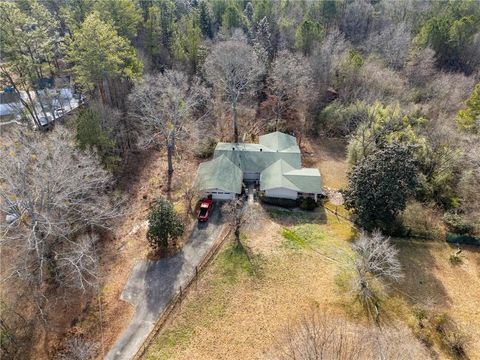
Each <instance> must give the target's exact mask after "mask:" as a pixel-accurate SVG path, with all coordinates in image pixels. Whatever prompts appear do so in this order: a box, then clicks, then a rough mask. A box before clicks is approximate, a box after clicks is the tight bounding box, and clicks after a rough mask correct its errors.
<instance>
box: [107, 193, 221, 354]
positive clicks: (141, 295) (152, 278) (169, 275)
mask: <svg viewBox="0 0 480 360" xmlns="http://www.w3.org/2000/svg"><path fill="white" fill-rule="evenodd" d="M219 205H220V204H219V203H217V204H216V206H215V210H214V212H213V213H212V215H211V218H210V220H209V221H208V223H203V224H198V225H197V226H196V227H195V229H194V230H193V232H192V234H191V236H190V239H189V241H188V243H187V244H186V245H185V246H184V247H183V249H182V251H181V252H179V253H178V254H176V255H174V256H172V257H170V258H168V259H162V260H158V261H142V262H140V263H138V264H136V265H135V267H134V268H133V270H132V272H131V274H130V277H129V279H128V282H127V284H126V286H125V289H124V290H123V293H122V295H121V297H120V298H121V299H122V300H125V301H127V302H129V303H130V304H132V305H133V306H134V307H135V315H134V317H133V319H132V321H131V322H130V325H129V326H128V327H127V329H126V330H125V331H124V332H123V334H122V335H121V336H120V338H119V339H118V340H117V342H116V343H115V344H114V345H113V347H112V349H111V350H110V351H109V353H108V354H107V356H106V357H105V359H106V360H130V359H132V358H133V356H134V355H135V353H136V352H137V351H138V349H139V348H140V346H142V344H143V342H144V341H145V339H146V338H147V336H148V334H149V333H150V332H151V331H152V330H153V327H154V326H155V322H156V320H157V319H158V318H159V317H160V315H161V314H162V313H163V312H164V310H165V308H166V306H167V304H168V302H169V301H170V299H172V297H173V296H174V295H175V294H177V292H178V291H179V289H180V287H182V288H185V285H186V284H187V283H188V281H189V280H190V279H191V278H192V276H193V275H194V274H195V267H196V266H198V265H199V264H200V262H201V261H202V260H203V259H204V257H205V255H206V254H207V253H208V251H209V250H210V249H211V247H212V246H213V245H214V243H215V240H217V238H218V237H219V236H220V234H221V233H222V229H223V224H222V221H221V216H220V211H219V207H220V206H219Z"/></svg>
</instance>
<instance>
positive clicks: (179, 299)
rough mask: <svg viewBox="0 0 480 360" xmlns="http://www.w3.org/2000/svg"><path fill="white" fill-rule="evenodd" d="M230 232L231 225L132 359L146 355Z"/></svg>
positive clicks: (196, 268) (161, 316)
mask: <svg viewBox="0 0 480 360" xmlns="http://www.w3.org/2000/svg"><path fill="white" fill-rule="evenodd" d="M230 232H231V228H230V227H229V228H228V229H227V232H226V233H225V234H224V235H223V236H220V238H221V239H220V240H218V241H217V242H216V243H215V244H214V245H213V247H212V248H211V249H210V250H209V251H208V252H207V254H206V255H205V257H204V258H203V260H202V261H201V262H200V264H198V266H195V273H194V274H193V276H192V277H191V278H190V279H189V280H188V282H187V284H186V285H185V287H184V288H183V289H182V287H180V289H179V290H178V291H177V293H176V294H175V296H174V297H173V298H172V299H171V300H170V301H169V302H168V304H167V306H166V307H165V310H164V311H163V313H162V314H161V315H160V317H159V319H158V320H157V321H156V323H155V326H154V328H153V329H152V331H151V332H150V334H149V335H148V336H147V338H146V339H145V341H144V342H143V344H142V346H140V348H139V349H138V350H137V352H136V353H135V355H134V356H133V358H132V360H139V359H141V358H142V356H143V355H145V352H146V351H147V349H148V348H149V347H150V345H151V343H152V340H153V338H154V337H155V336H157V335H158V334H159V333H160V331H161V330H162V329H163V327H164V325H165V324H166V322H167V321H168V320H169V318H170V315H171V314H173V312H174V311H175V310H176V309H177V306H181V303H182V300H183V299H184V298H185V296H186V295H187V293H188V290H189V289H190V286H191V285H192V284H193V283H194V282H195V281H196V280H198V277H199V275H200V274H201V273H202V272H203V271H204V270H205V269H206V266H207V265H208V263H209V262H210V261H211V260H212V259H213V257H214V255H215V254H216V253H217V252H218V250H219V249H220V247H221V246H222V245H223V244H224V242H225V240H226V239H227V238H228V236H229V235H230Z"/></svg>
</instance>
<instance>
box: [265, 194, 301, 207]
mask: <svg viewBox="0 0 480 360" xmlns="http://www.w3.org/2000/svg"><path fill="white" fill-rule="evenodd" d="M259 199H260V201H261V202H263V203H265V204H270V205H276V206H281V207H285V208H294V207H297V206H298V200H293V199H281V198H273V197H268V196H260V197H259Z"/></svg>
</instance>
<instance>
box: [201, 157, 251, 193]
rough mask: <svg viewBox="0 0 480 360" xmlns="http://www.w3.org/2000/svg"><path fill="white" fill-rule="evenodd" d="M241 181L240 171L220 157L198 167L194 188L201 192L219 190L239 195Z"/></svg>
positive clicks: (241, 174)
mask: <svg viewBox="0 0 480 360" xmlns="http://www.w3.org/2000/svg"><path fill="white" fill-rule="evenodd" d="M242 179H243V173H242V170H240V168H239V167H238V166H236V165H235V164H234V163H233V162H231V161H230V160H229V159H228V158H227V157H226V156H223V155H222V156H219V157H216V158H214V159H213V160H210V161H206V162H204V163H201V164H200V165H199V167H198V173H197V179H196V186H197V187H198V188H199V189H201V190H206V189H220V190H223V191H225V192H233V193H236V194H240V193H241V192H242Z"/></svg>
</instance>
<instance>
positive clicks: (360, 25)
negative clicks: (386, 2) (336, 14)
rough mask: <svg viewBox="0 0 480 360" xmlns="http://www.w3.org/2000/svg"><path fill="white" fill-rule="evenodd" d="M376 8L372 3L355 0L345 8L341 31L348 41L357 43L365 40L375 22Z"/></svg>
mask: <svg viewBox="0 0 480 360" xmlns="http://www.w3.org/2000/svg"><path fill="white" fill-rule="evenodd" d="M374 11H375V10H374V8H373V6H372V4H370V2H368V1H365V0H355V1H352V2H350V3H348V4H347V5H346V7H345V10H344V13H343V17H342V23H341V29H342V31H343V33H344V34H345V36H346V37H347V39H349V40H350V41H352V42H353V43H357V42H360V41H362V40H363V39H365V38H366V37H367V35H368V32H369V31H370V28H371V26H372V22H373V16H374Z"/></svg>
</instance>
